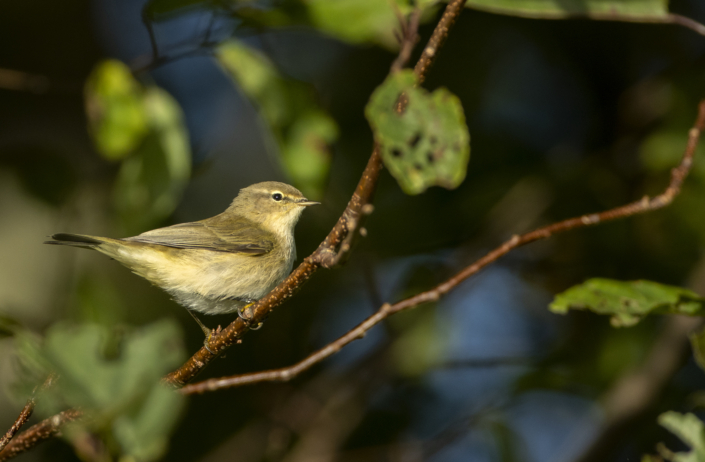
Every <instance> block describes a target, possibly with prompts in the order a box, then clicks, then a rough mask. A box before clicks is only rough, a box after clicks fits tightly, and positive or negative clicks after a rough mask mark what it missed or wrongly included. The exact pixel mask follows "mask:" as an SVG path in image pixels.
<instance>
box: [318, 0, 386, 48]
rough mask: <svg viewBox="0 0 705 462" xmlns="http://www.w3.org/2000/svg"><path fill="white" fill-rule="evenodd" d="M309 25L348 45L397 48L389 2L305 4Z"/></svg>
mask: <svg viewBox="0 0 705 462" xmlns="http://www.w3.org/2000/svg"><path fill="white" fill-rule="evenodd" d="M304 1H305V4H306V6H307V7H308V13H309V16H310V17H311V22H312V23H313V25H314V26H315V27H317V28H318V29H320V30H321V31H323V32H325V33H327V34H330V35H332V36H334V37H337V38H339V39H341V40H344V41H347V42H351V43H364V42H376V43H380V44H382V45H384V46H386V47H388V48H393V47H394V46H395V45H396V40H395V38H394V29H395V26H397V25H398V23H399V21H398V20H397V17H396V15H395V14H394V9H393V3H392V2H391V1H386V0H385V1H380V0H304Z"/></svg>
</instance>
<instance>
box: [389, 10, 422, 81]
mask: <svg viewBox="0 0 705 462" xmlns="http://www.w3.org/2000/svg"><path fill="white" fill-rule="evenodd" d="M399 15H400V17H399V25H400V27H401V36H400V37H399V39H400V40H399V41H400V43H399V45H400V46H399V55H398V56H397V59H395V60H394V62H393V63H392V66H391V67H390V72H398V71H400V70H401V69H402V68H403V67H404V66H406V63H408V62H409V59H411V52H412V51H414V47H415V46H416V42H418V41H419V34H418V31H419V20H420V18H421V9H420V8H419V7H418V6H417V7H416V8H414V11H412V12H411V14H410V15H409V20H408V21H407V20H406V19H405V18H404V17H403V16H401V13H399Z"/></svg>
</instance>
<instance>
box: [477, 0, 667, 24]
mask: <svg viewBox="0 0 705 462" xmlns="http://www.w3.org/2000/svg"><path fill="white" fill-rule="evenodd" d="M466 6H467V7H468V8H473V9H477V10H483V11H489V12H491V13H499V14H507V15H513V16H524V17H537V18H543V19H564V18H567V17H570V16H587V17H592V18H595V19H611V18H614V19H623V20H626V19H635V20H638V19H646V18H652V19H653V18H663V17H666V16H667V15H668V0H468V2H467V3H466Z"/></svg>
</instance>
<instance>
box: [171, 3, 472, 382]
mask: <svg viewBox="0 0 705 462" xmlns="http://www.w3.org/2000/svg"><path fill="white" fill-rule="evenodd" d="M465 1H466V0H452V1H451V2H449V4H448V6H447V7H446V10H445V12H444V13H443V16H442V17H441V19H440V21H439V22H438V25H437V26H436V28H435V29H434V31H433V34H432V35H431V38H430V39H429V42H428V43H429V45H427V47H426V48H427V49H428V48H429V47H430V48H432V49H433V50H434V52H433V53H430V54H429V53H427V52H426V50H424V53H423V54H422V56H421V59H419V63H417V65H416V68H415V69H414V72H416V75H417V77H418V78H419V81H420V82H421V81H423V79H424V77H425V76H426V73H427V72H428V69H429V68H430V65H431V64H432V63H433V61H434V59H435V56H436V53H437V51H438V49H439V48H440V47H441V46H442V44H443V42H444V41H445V39H446V37H447V36H448V33H449V31H450V28H451V27H452V25H453V23H454V22H455V18H456V17H457V16H458V15H459V14H460V13H461V11H462V9H463V6H464V5H465ZM406 35H409V34H406ZM413 35H414V36H415V34H413ZM404 49H405V47H404V46H402V50H404ZM381 170H382V159H381V158H380V155H379V148H378V147H377V146H375V148H374V149H373V151H372V155H371V156H370V160H369V161H368V162H367V166H366V167H365V170H364V171H363V173H362V177H361V178H360V181H359V183H358V185H357V188H356V189H355V192H354V194H353V195H352V198H351V199H350V202H348V205H347V207H346V208H345V211H343V214H342V215H341V217H340V218H339V219H338V222H337V223H336V224H335V226H334V227H333V229H332V230H331V232H330V233H329V234H328V236H326V238H325V239H324V240H323V242H322V243H321V244H320V245H319V246H318V248H317V249H316V250H315V251H314V252H313V253H312V254H311V255H309V256H308V257H306V258H304V260H303V262H302V263H301V264H300V265H299V266H298V267H297V268H296V269H295V270H294V271H293V272H292V273H291V274H290V275H289V277H287V278H286V279H285V280H284V282H282V283H281V284H279V285H278V286H277V287H275V288H274V289H273V290H272V291H271V292H270V293H269V294H267V295H266V296H265V297H264V298H262V299H260V300H259V301H258V302H257V303H256V304H255V305H254V306H253V307H252V308H251V314H252V316H251V319H250V320H249V321H248V322H245V321H243V320H242V319H239V318H238V319H236V320H235V321H234V322H232V323H231V324H230V325H229V326H228V327H226V328H225V329H223V331H221V332H220V333H219V334H218V335H217V336H216V337H215V338H213V339H211V341H210V343H209V345H208V347H209V349H210V350H211V351H212V352H213V353H211V352H210V351H208V350H207V349H206V348H205V347H204V348H201V349H200V350H199V351H198V352H196V354H194V355H193V356H192V357H191V358H190V359H189V360H188V361H187V362H186V363H185V364H184V365H183V366H181V367H180V368H179V369H178V370H176V371H174V372H172V373H171V374H169V375H168V376H167V378H166V380H167V381H169V382H172V383H174V384H177V385H182V384H184V383H186V382H188V381H189V380H191V379H192V378H193V377H194V376H195V375H196V374H198V373H199V372H200V371H201V370H203V368H204V367H205V366H206V364H208V363H209V362H210V361H212V360H213V359H214V358H215V357H217V356H218V355H219V354H220V353H222V352H223V351H225V350H226V349H227V348H228V347H230V346H231V345H233V344H234V343H237V341H238V340H239V339H240V338H241V337H242V336H243V335H244V334H245V333H246V332H247V331H248V330H249V328H248V325H252V324H253V323H255V324H256V323H259V322H263V321H264V320H265V319H266V317H267V316H268V315H269V313H271V312H272V310H273V309H274V308H276V307H277V306H279V305H280V304H282V303H283V302H284V301H285V300H287V299H288V298H290V297H291V296H292V295H293V294H294V293H295V292H296V290H297V289H298V288H299V287H301V286H302V285H303V284H304V283H305V282H306V281H307V280H308V279H309V278H310V277H311V275H312V274H313V273H314V272H316V271H317V270H318V269H319V268H321V267H323V268H330V267H332V266H334V265H335V264H337V263H339V262H340V261H341V260H342V259H343V258H344V256H345V255H346V254H347V253H348V251H349V250H350V246H351V244H350V242H351V239H352V237H353V234H354V233H355V231H356V230H358V229H359V225H360V222H361V221H362V220H363V219H364V217H365V216H366V215H369V214H370V213H372V211H373V210H374V209H373V207H372V205H371V202H372V198H373V196H374V193H375V189H376V186H377V180H378V179H379V173H380V171H381Z"/></svg>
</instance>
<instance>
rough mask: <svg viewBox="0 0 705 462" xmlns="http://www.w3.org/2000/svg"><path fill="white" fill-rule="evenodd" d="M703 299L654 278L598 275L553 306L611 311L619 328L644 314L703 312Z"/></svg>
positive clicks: (558, 310) (557, 310)
mask: <svg viewBox="0 0 705 462" xmlns="http://www.w3.org/2000/svg"><path fill="white" fill-rule="evenodd" d="M704 301H705V300H703V299H702V298H701V297H700V296H699V295H698V294H696V293H695V292H693V291H690V290H688V289H684V288H682V287H675V286H669V285H665V284H659V283H657V282H652V281H615V280H613V279H600V278H594V279H589V280H587V281H585V282H584V283H582V284H579V285H577V286H574V287H571V288H570V289H568V290H566V291H565V292H563V293H561V294H558V295H556V297H555V298H554V300H553V302H552V303H551V304H550V305H549V309H550V310H551V311H553V312H554V313H561V314H564V313H567V312H568V310H569V309H571V308H573V309H580V310H585V309H587V310H590V311H593V312H595V313H598V314H608V315H611V316H612V318H611V319H610V322H611V323H612V325H613V326H615V327H624V326H632V325H634V324H636V323H638V322H639V321H640V320H641V319H642V318H643V317H644V316H646V315H648V314H651V313H655V314H665V313H670V314H688V315H703V302H704Z"/></svg>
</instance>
